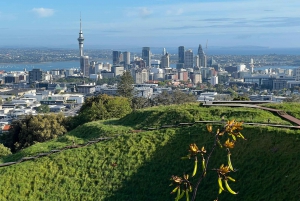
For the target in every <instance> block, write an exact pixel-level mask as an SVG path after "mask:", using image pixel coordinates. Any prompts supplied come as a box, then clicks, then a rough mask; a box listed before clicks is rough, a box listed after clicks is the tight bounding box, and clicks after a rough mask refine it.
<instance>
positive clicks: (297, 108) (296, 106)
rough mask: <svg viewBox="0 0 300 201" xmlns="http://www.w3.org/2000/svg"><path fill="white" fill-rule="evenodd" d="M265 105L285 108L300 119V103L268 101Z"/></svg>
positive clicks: (284, 109)
mask: <svg viewBox="0 0 300 201" xmlns="http://www.w3.org/2000/svg"><path fill="white" fill-rule="evenodd" d="M263 106H266V107H270V108H274V109H279V110H283V111H285V112H286V113H288V114H290V115H292V116H294V117H296V118H298V119H300V103H268V104H263Z"/></svg>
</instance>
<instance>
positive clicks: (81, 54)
mask: <svg viewBox="0 0 300 201" xmlns="http://www.w3.org/2000/svg"><path fill="white" fill-rule="evenodd" d="M77 40H78V42H79V56H80V57H82V56H83V41H84V38H83V33H82V29H81V17H80V31H79V37H78V39H77Z"/></svg>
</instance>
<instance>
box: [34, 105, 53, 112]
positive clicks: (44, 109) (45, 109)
mask: <svg viewBox="0 0 300 201" xmlns="http://www.w3.org/2000/svg"><path fill="white" fill-rule="evenodd" d="M36 111H37V112H38V113H48V112H50V108H49V106H48V105H46V104H41V105H40V106H39V107H38V108H37V110H36Z"/></svg>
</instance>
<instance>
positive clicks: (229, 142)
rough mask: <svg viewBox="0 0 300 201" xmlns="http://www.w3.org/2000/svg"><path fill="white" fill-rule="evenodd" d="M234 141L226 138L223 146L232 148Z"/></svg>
mask: <svg viewBox="0 0 300 201" xmlns="http://www.w3.org/2000/svg"><path fill="white" fill-rule="evenodd" d="M234 142H235V141H230V140H229V138H228V139H227V140H226V142H225V143H224V147H226V148H229V149H233V148H234Z"/></svg>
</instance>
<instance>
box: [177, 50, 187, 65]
mask: <svg viewBox="0 0 300 201" xmlns="http://www.w3.org/2000/svg"><path fill="white" fill-rule="evenodd" d="M184 52H185V51H184V46H179V47H178V63H182V64H183V63H184Z"/></svg>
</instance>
